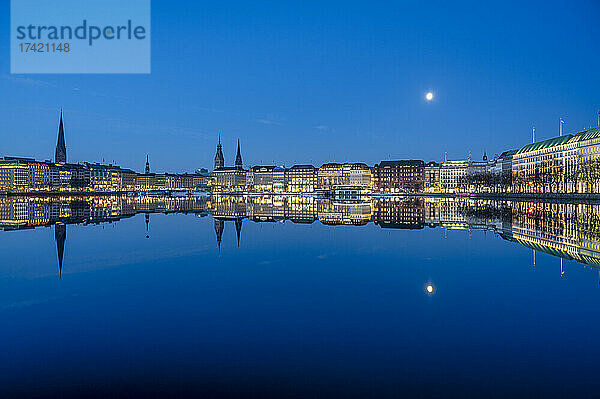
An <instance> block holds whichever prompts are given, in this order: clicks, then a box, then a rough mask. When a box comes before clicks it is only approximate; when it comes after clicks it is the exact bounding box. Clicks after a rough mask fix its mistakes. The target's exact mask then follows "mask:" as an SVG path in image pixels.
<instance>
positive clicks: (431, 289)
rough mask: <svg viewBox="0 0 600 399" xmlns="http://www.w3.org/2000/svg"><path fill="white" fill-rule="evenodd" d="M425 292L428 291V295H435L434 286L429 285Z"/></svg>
mask: <svg viewBox="0 0 600 399" xmlns="http://www.w3.org/2000/svg"><path fill="white" fill-rule="evenodd" d="M425 290H426V291H427V293H428V294H433V285H431V284H427V287H425Z"/></svg>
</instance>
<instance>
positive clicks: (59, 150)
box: [54, 108, 67, 163]
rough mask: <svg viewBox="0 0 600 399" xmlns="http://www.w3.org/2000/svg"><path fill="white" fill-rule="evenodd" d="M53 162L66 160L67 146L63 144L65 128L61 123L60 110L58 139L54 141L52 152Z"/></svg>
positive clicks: (61, 113) (61, 112) (61, 115)
mask: <svg viewBox="0 0 600 399" xmlns="http://www.w3.org/2000/svg"><path fill="white" fill-rule="evenodd" d="M54 162H56V163H66V162H67V146H66V145H65V128H64V125H63V111H62V108H61V110H60V123H59V125H58V140H57V141H56V151H55V153H54Z"/></svg>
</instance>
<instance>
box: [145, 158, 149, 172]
mask: <svg viewBox="0 0 600 399" xmlns="http://www.w3.org/2000/svg"><path fill="white" fill-rule="evenodd" d="M145 172H146V174H149V173H150V156H149V155H148V154H146V170H145Z"/></svg>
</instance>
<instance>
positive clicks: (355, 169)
mask: <svg viewBox="0 0 600 399" xmlns="http://www.w3.org/2000/svg"><path fill="white" fill-rule="evenodd" d="M317 177H318V188H319V189H321V190H335V189H336V188H339V187H358V188H364V189H367V190H372V189H373V171H372V170H371V168H370V167H368V166H367V165H366V164H364V163H352V164H351V163H344V164H339V163H326V164H324V165H322V166H321V167H320V168H319V170H318V172H317Z"/></svg>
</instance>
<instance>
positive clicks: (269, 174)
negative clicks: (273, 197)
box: [246, 166, 275, 193]
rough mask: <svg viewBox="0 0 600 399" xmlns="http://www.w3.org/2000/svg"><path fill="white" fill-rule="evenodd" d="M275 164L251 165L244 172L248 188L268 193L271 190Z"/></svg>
mask: <svg viewBox="0 0 600 399" xmlns="http://www.w3.org/2000/svg"><path fill="white" fill-rule="evenodd" d="M274 170H275V166H253V167H251V168H250V169H249V170H248V172H246V187H247V188H248V190H251V191H256V192H261V193H269V192H273V171H274Z"/></svg>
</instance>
